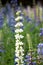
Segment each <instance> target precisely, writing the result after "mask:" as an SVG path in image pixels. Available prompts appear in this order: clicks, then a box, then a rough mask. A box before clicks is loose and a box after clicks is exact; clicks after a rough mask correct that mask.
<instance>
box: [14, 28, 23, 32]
mask: <svg viewBox="0 0 43 65" xmlns="http://www.w3.org/2000/svg"><path fill="white" fill-rule="evenodd" d="M21 32H23V29H16V30H15V33H21Z"/></svg>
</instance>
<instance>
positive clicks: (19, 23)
mask: <svg viewBox="0 0 43 65" xmlns="http://www.w3.org/2000/svg"><path fill="white" fill-rule="evenodd" d="M20 26H23V23H21V22H18V23H17V24H16V25H15V27H20Z"/></svg>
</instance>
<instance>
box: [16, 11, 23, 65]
mask: <svg viewBox="0 0 43 65" xmlns="http://www.w3.org/2000/svg"><path fill="white" fill-rule="evenodd" d="M20 13H21V11H17V13H16V15H17V18H15V21H16V22H17V23H16V24H15V33H16V34H15V39H16V44H15V47H16V48H15V56H16V57H18V58H17V59H15V61H16V62H17V64H16V65H24V61H23V56H24V49H23V44H24V43H23V42H22V41H21V39H23V38H24V36H23V35H22V32H23V29H22V28H21V27H22V26H23V23H22V22H21V21H20V20H23V17H22V16H20V15H19V14H20Z"/></svg>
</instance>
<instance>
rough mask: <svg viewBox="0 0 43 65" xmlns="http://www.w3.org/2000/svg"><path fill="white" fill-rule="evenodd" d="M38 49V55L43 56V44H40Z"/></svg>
mask: <svg viewBox="0 0 43 65" xmlns="http://www.w3.org/2000/svg"><path fill="white" fill-rule="evenodd" d="M37 47H38V50H37V53H38V54H41V55H43V43H39V45H38V46H37Z"/></svg>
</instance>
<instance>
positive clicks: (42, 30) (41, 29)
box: [39, 28, 43, 36]
mask: <svg viewBox="0 0 43 65" xmlns="http://www.w3.org/2000/svg"><path fill="white" fill-rule="evenodd" d="M39 36H43V28H40V33H39Z"/></svg>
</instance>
